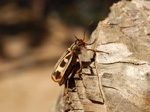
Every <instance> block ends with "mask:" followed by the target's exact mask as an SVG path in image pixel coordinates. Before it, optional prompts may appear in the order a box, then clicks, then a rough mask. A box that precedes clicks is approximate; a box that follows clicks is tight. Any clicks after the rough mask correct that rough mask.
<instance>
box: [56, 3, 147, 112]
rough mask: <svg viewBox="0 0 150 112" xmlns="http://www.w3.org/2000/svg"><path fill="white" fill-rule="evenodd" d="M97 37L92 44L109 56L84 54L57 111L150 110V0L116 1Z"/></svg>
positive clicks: (100, 24) (101, 23)
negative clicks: (78, 71) (81, 64)
mask: <svg viewBox="0 0 150 112" xmlns="http://www.w3.org/2000/svg"><path fill="white" fill-rule="evenodd" d="M95 39H96V43H95V44H94V45H93V46H90V48H92V49H95V50H101V51H105V52H108V53H109V55H108V54H104V53H93V52H91V51H84V52H83V53H82V55H81V56H80V58H81V60H82V62H83V64H84V67H85V68H83V69H82V72H81V73H80V74H75V75H74V76H73V77H72V78H71V79H70V80H69V82H70V83H69V93H68V100H65V101H64V102H63V100H62V99H61V98H60V100H59V101H60V102H57V107H56V111H57V112H59V111H62V110H63V111H65V112H67V111H69V112H150V1H146V0H132V1H125V0H123V1H120V2H118V3H116V4H114V5H113V6H112V7H111V13H110V14H109V16H108V17H107V18H106V19H105V20H104V21H101V22H99V24H98V26H97V28H96V30H95V31H94V32H93V34H92V36H91V39H90V42H93V41H94V40H95ZM64 103H65V104H64ZM64 105H65V106H64Z"/></svg>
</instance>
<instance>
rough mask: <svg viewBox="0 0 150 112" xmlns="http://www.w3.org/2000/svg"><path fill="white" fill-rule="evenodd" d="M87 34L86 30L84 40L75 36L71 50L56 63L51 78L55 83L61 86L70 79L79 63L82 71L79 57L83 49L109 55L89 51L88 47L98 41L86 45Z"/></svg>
mask: <svg viewBox="0 0 150 112" xmlns="http://www.w3.org/2000/svg"><path fill="white" fill-rule="evenodd" d="M85 32H86V30H85V31H84V36H83V39H79V38H77V37H76V36H75V35H74V37H75V39H76V40H75V42H74V43H73V44H72V45H71V46H70V48H68V49H67V50H66V51H65V52H64V54H63V55H62V56H61V58H60V59H59V60H58V62H57V63H56V65H55V67H54V70H53V72H52V75H51V77H52V79H53V81H55V82H58V83H59V85H60V86H61V85H62V84H64V83H65V82H66V81H68V80H69V79H70V77H71V76H72V74H73V73H74V71H75V68H76V65H77V62H78V61H79V64H80V69H79V70H78V71H80V70H81V69H82V68H83V66H82V62H81V60H80V59H79V57H78V55H79V54H80V53H81V50H82V48H85V49H86V50H88V51H93V52H102V53H106V54H109V53H107V52H104V51H99V50H93V49H88V48H87V47H86V46H87V45H92V44H94V43H95V41H96V40H95V41H94V42H93V43H90V44H89V43H86V42H85ZM67 87H68V84H67Z"/></svg>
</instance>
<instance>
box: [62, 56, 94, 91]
mask: <svg viewBox="0 0 150 112" xmlns="http://www.w3.org/2000/svg"><path fill="white" fill-rule="evenodd" d="M95 55H96V54H95V53H94V55H93V57H92V58H91V59H90V61H82V65H83V68H82V69H86V68H87V69H89V70H90V72H89V73H82V70H81V71H79V70H80V64H79V62H77V64H76V67H75V70H74V72H73V73H72V76H71V77H70V79H68V80H69V85H68V88H69V89H70V90H71V92H75V91H76V85H75V80H83V78H82V75H88V76H93V75H94V71H93V68H95V65H94V67H93V66H91V64H92V63H94V61H95ZM77 71H79V72H78V73H77ZM66 82H67V81H66ZM65 87H67V83H65ZM70 90H69V91H70Z"/></svg>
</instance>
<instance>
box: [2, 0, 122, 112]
mask: <svg viewBox="0 0 150 112" xmlns="http://www.w3.org/2000/svg"><path fill="white" fill-rule="evenodd" d="M117 1H119V0H1V1H0V91H1V92H0V112H48V111H50V108H51V106H52V105H53V104H54V102H55V101H56V100H57V97H58V96H59V94H60V92H61V91H62V89H63V86H62V87H60V86H59V85H58V84H57V83H55V82H53V81H52V79H51V73H52V70H53V67H54V65H55V64H56V62H57V60H58V59H59V58H60V56H61V55H62V53H63V52H64V51H65V50H66V49H67V48H68V47H69V46H70V45H71V44H72V43H73V42H74V40H75V39H74V37H73V35H76V36H77V37H79V38H82V37H83V32H84V30H85V28H86V27H87V26H88V25H89V23H90V22H91V21H94V23H93V24H92V25H91V26H90V27H89V29H88V31H87V34H86V37H87V40H88V37H90V34H91V32H92V31H93V30H94V29H95V28H96V26H97V24H98V22H99V21H100V20H103V19H104V18H106V17H107V16H108V13H109V11H110V10H109V7H110V6H111V5H112V4H113V3H115V2H117Z"/></svg>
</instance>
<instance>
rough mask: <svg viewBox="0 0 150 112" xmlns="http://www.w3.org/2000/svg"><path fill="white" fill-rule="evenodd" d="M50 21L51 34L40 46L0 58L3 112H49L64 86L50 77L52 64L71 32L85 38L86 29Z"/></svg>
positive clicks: (67, 44)
mask: <svg viewBox="0 0 150 112" xmlns="http://www.w3.org/2000/svg"><path fill="white" fill-rule="evenodd" d="M47 23H48V26H49V27H48V28H49V30H50V31H49V32H50V34H49V35H48V38H47V39H46V40H45V41H44V42H43V43H42V45H41V46H39V47H37V48H36V49H33V50H30V51H31V52H30V53H29V54H27V55H25V56H24V57H22V58H19V59H15V60H11V61H8V60H7V61H6V60H3V59H1V58H0V91H1V92H0V112H50V108H51V106H52V105H53V104H54V102H55V101H56V100H57V98H58V96H59V95H60V94H61V92H62V89H63V86H61V87H60V86H59V85H58V84H57V83H55V82H53V81H52V79H51V73H52V70H53V67H54V65H55V63H56V62H57V60H58V59H59V57H60V56H61V55H62V53H63V52H64V51H65V50H66V49H67V47H69V46H70V42H72V41H73V40H74V38H73V36H72V35H74V34H75V35H76V36H78V37H82V36H83V31H84V29H82V28H79V27H76V28H74V29H71V28H70V27H68V26H65V25H64V24H63V23H62V22H61V21H60V20H59V19H51V20H49V21H48V22H47ZM70 35H71V36H72V37H70ZM8 52H9V51H8ZM10 52H12V54H13V51H10ZM14 52H15V51H14ZM15 53H16V52H15Z"/></svg>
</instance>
